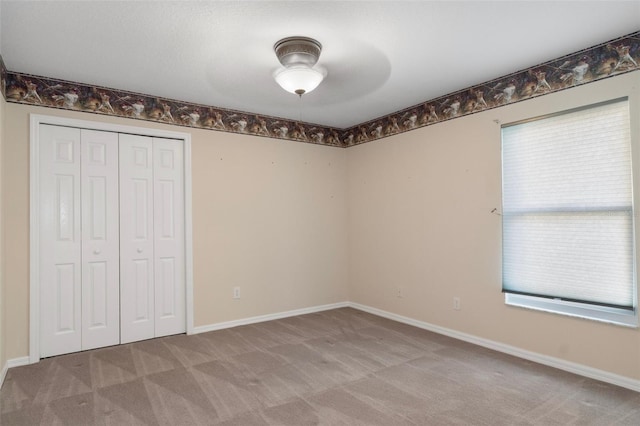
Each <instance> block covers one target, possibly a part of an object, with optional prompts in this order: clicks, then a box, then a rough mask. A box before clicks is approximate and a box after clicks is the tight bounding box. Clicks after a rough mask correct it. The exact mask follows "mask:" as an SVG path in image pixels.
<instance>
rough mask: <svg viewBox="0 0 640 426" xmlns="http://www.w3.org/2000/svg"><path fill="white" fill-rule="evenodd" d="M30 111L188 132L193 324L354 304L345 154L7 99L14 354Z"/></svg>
mask: <svg viewBox="0 0 640 426" xmlns="http://www.w3.org/2000/svg"><path fill="white" fill-rule="evenodd" d="M29 113H38V114H45V115H56V116H64V117H70V118H77V119H82V120H96V121H107V122H113V123H118V124H122V125H131V126H140V127H155V128H165V129H170V130H174V131H182V132H190V133H191V135H192V162H193V169H192V178H193V249H194V250H193V252H194V271H193V275H194V299H195V303H194V306H195V326H203V325H210V324H214V323H218V322H223V321H230V320H235V319H242V318H246V317H250V316H256V315H263V314H270V313H277V312H282V311H287V310H293V309H299V308H305V307H311V306H317V305H323V304H328V303H335V302H342V301H345V300H347V287H348V285H347V229H346V224H347V211H346V206H347V203H346V198H345V197H346V186H345V185H344V182H345V181H346V177H347V174H346V173H347V170H346V153H345V150H342V149H337V148H330V147H324V146H318V145H311V144H302V143H297V142H289V141H282V140H275V139H268V138H257V137H249V136H242V135H235V134H229V133H221V132H213V131H206V130H197V129H188V128H185V127H177V126H166V125H159V124H152V123H147V122H143V121H135V120H126V119H121V118H114V117H104V116H99V115H89V114H86V113H75V112H68V111H61V110H54V109H46V108H38V107H32V106H26V105H18V104H12V103H8V104H7V105H6V109H5V136H6V139H5V144H4V145H5V146H4V148H5V150H4V153H3V159H2V160H3V167H4V168H5V176H6V179H7V181H10V182H11V185H5V191H4V193H3V196H2V201H3V203H4V205H5V211H4V214H5V223H6V224H7V226H6V229H5V244H6V247H7V250H6V252H5V300H6V304H5V309H6V318H10V320H11V321H10V322H11V327H10V328H8V329H7V330H6V335H5V336H4V337H5V344H6V352H7V353H6V355H7V356H6V357H7V358H8V359H12V358H17V357H22V356H26V355H28V339H29V334H28V331H29V328H28V327H29V324H28V323H29V285H28V282H29V263H28V262H29ZM234 286H240V287H241V299H240V300H232V298H231V296H232V287H234Z"/></svg>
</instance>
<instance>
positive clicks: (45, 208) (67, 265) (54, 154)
mask: <svg viewBox="0 0 640 426" xmlns="http://www.w3.org/2000/svg"><path fill="white" fill-rule="evenodd" d="M39 136H40V143H39V147H38V148H39V169H40V178H39V179H40V181H39V186H40V195H39V204H40V206H39V207H40V212H39V214H40V217H39V221H40V229H39V230H37V231H36V232H39V241H40V244H39V245H40V253H39V257H40V265H39V274H40V355H41V356H42V357H48V356H53V355H59V354H63V353H68V352H74V351H79V350H80V349H81V344H82V330H81V329H82V327H81V318H82V311H81V294H82V293H81V257H82V254H81V228H80V226H81V223H80V212H81V206H80V130H78V129H72V128H66V127H58V126H50V125H41V126H40V134H39Z"/></svg>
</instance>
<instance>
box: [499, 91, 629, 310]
mask: <svg viewBox="0 0 640 426" xmlns="http://www.w3.org/2000/svg"><path fill="white" fill-rule="evenodd" d="M629 128H630V125H629V107H628V102H627V101H626V100H622V101H616V102H612V103H607V104H600V105H597V106H593V107H589V108H585V109H580V110H575V111H571V112H567V113H562V114H559V115H554V116H551V117H546V118H542V119H537V120H534V121H528V122H523V123H518V124H515V125H509V126H505V127H503V128H502V167H503V216H502V219H503V220H502V227H503V291H504V292H507V293H515V294H524V295H532V296H540V297H547V298H554V299H564V300H569V301H577V302H584V303H589V304H596V305H605V306H612V307H619V308H624V309H633V306H634V291H635V280H634V266H635V263H634V236H633V202H632V171H631V140H630V130H629Z"/></svg>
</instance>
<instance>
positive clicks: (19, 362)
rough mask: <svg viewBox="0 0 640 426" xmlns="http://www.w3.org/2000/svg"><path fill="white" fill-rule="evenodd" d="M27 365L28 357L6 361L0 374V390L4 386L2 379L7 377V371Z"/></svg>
mask: <svg viewBox="0 0 640 426" xmlns="http://www.w3.org/2000/svg"><path fill="white" fill-rule="evenodd" d="M27 364H29V357H28V356H23V357H20V358H13V359H10V360H7V362H6V364H5V365H4V366H3V367H2V372H0V389H1V388H2V385H3V384H4V378H5V377H6V376H7V371H9V369H10V368H13V367H20V366H21V365H27Z"/></svg>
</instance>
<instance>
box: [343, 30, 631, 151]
mask: <svg viewBox="0 0 640 426" xmlns="http://www.w3.org/2000/svg"><path fill="white" fill-rule="evenodd" d="M639 64H640V31H638V32H635V33H632V34H630V35H627V36H623V37H620V38H618V39H615V40H611V41H609V42H606V43H602V44H599V45H596V46H594V47H590V48H587V49H584V50H581V51H579V52H576V53H572V54H570V55H567V56H563V57H561V58H558V59H554V60H552V61H549V62H545V63H543V64H540V65H537V66H534V67H531V68H528V69H525V70H523V71H518V72H515V73H513V74H510V75H507V76H504V77H500V78H498V79H495V80H491V81H488V82H486V83H482V84H479V85H477V86H473V87H470V88H468V89H464V90H460V91H458V92H454V93H451V94H448V95H445V96H442V97H440V98H437V99H433V100H430V101H427V102H424V103H422V104H419V105H414V106H412V107H409V108H406V109H403V110H402V111H398V112H396V113H393V114H390V115H388V116H384V117H380V118H377V119H374V120H371V121H367V122H365V123H362V124H359V125H357V126H354V127H351V128H350V129H347V130H345V131H344V132H343V133H342V134H343V139H342V141H343V145H344V146H345V147H350V146H354V145H358V144H362V143H366V142H371V141H373V140H377V139H381V138H384V137H388V136H393V135H396V134H399V133H404V132H408V131H410V130H415V129H417V128H420V127H424V126H429V125H432V124H436V123H440V122H443V121H447V120H451V119H455V118H459V117H463V116H465V115H469V114H475V113H477V112H480V111H485V110H488V109H493V108H498V107H501V106H504V105H508V104H512V103H515V102H520V101H524V100H528V99H531V98H534V97H538V96H542V95H547V94H549V93H553V92H558V91H561V90H565V89H569V88H572V87H575V86H578V85H581V84H585V83H591V82H594V81H597V80H601V79H604V78H608V77H612V76H615V75H620V74H623V73H627V72H631V71H636V70H640V65H639Z"/></svg>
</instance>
